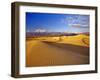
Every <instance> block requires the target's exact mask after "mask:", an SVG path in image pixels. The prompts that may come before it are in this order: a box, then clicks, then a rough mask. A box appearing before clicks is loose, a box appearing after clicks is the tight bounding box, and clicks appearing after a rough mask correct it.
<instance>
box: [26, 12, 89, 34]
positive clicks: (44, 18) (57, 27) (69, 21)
mask: <svg viewBox="0 0 100 80" xmlns="http://www.w3.org/2000/svg"><path fill="white" fill-rule="evenodd" d="M89 17H90V16H89V15H82V14H81V15H79V14H53V13H33V12H26V31H27V32H36V31H45V32H69V33H80V32H89V23H90V20H89Z"/></svg>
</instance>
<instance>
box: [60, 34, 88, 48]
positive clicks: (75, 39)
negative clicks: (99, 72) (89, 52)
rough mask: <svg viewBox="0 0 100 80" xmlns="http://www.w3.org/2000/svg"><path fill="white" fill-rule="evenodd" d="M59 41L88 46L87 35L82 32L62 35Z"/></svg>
mask: <svg viewBox="0 0 100 80" xmlns="http://www.w3.org/2000/svg"><path fill="white" fill-rule="evenodd" d="M60 43H67V44H72V45H78V46H86V47H89V36H87V35H84V34H83V35H76V36H67V37H62V41H61V42H60Z"/></svg>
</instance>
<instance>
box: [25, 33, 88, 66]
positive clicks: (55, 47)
mask: <svg viewBox="0 0 100 80" xmlns="http://www.w3.org/2000/svg"><path fill="white" fill-rule="evenodd" d="M82 36H83V37H82ZM48 38H49V39H46V38H45V39H44V38H43V37H42V39H41V38H39V39H38V40H36V39H33V40H27V41H26V67H36V66H56V65H79V64H89V44H87V43H89V41H88V39H89V37H88V36H85V35H77V36H69V37H65V38H64V37H63V38H62V40H61V41H59V38H58V37H55V38H54V37H53V38H51V37H48ZM72 38H73V39H72ZM83 38H86V39H85V40H84V41H85V42H86V43H84V41H82V39H83ZM72 43H73V44H72ZM76 43H77V44H76Z"/></svg>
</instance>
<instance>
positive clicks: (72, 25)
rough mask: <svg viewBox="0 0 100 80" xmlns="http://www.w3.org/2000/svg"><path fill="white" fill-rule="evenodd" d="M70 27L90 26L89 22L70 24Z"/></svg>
mask: <svg viewBox="0 0 100 80" xmlns="http://www.w3.org/2000/svg"><path fill="white" fill-rule="evenodd" d="M68 25H69V26H70V27H77V28H89V25H88V24H75V23H74V24H68Z"/></svg>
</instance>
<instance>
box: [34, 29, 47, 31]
mask: <svg viewBox="0 0 100 80" xmlns="http://www.w3.org/2000/svg"><path fill="white" fill-rule="evenodd" d="M34 32H46V30H45V29H36V30H35V31H34Z"/></svg>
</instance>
